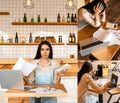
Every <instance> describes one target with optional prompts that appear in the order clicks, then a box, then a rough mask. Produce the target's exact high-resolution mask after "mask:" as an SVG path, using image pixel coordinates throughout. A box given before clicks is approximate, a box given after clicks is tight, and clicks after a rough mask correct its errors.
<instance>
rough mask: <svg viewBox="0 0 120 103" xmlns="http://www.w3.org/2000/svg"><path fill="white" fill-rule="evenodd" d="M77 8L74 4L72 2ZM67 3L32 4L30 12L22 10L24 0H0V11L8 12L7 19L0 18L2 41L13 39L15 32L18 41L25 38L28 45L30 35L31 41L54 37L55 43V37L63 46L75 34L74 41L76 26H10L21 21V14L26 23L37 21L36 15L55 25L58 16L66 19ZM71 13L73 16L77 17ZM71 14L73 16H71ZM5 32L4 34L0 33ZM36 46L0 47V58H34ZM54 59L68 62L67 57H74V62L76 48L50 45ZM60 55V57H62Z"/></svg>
mask: <svg viewBox="0 0 120 103" xmlns="http://www.w3.org/2000/svg"><path fill="white" fill-rule="evenodd" d="M74 1H75V3H76V5H77V0H74ZM65 4H66V0H34V8H33V9H25V8H23V0H12V1H11V0H0V11H8V12H9V13H10V15H0V37H1V36H4V39H5V41H7V39H8V38H10V37H12V38H13V40H14V38H15V33H16V32H18V36H19V39H20V37H23V36H24V37H26V40H27V41H28V37H29V33H30V32H32V34H33V37H35V36H36V35H40V36H54V37H55V38H56V41H58V36H59V35H62V37H63V42H64V43H67V42H68V35H69V33H70V32H74V33H75V34H76V38H77V26H61V25H12V24H11V22H13V21H15V20H16V19H19V20H20V21H23V15H24V13H26V14H27V18H28V21H30V19H31V17H32V16H33V17H34V21H36V20H37V16H38V14H40V16H41V21H42V22H43V21H44V18H45V17H47V19H48V21H50V22H56V20H57V14H58V13H60V15H61V17H62V16H63V15H64V16H65V17H66V16H67V13H68V11H66V9H65ZM76 12H77V10H74V11H73V13H76ZM70 13H72V12H70ZM3 32H4V33H3ZM36 49H37V46H31V45H29V46H23V45H22V46H6V45H5V46H2V45H0V51H1V53H0V58H18V57H20V56H22V57H25V58H28V57H30V58H31V57H32V58H33V57H34V56H35V53H36ZM53 50H54V57H55V58H68V57H69V56H70V54H74V55H75V57H76V58H77V45H74V46H68V45H62V46H60V45H55V46H54V45H53ZM61 54H62V55H61Z"/></svg>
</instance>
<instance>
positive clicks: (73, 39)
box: [72, 33, 76, 43]
mask: <svg viewBox="0 0 120 103" xmlns="http://www.w3.org/2000/svg"><path fill="white" fill-rule="evenodd" d="M72 43H76V37H75V34H74V33H73V35H72Z"/></svg>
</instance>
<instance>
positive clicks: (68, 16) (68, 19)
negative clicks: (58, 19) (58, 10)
mask: <svg viewBox="0 0 120 103" xmlns="http://www.w3.org/2000/svg"><path fill="white" fill-rule="evenodd" d="M67 22H68V23H70V15H69V13H68V14H67Z"/></svg>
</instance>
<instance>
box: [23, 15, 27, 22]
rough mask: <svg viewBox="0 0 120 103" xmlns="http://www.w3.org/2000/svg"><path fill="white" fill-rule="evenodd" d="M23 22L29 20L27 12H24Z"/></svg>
mask: <svg viewBox="0 0 120 103" xmlns="http://www.w3.org/2000/svg"><path fill="white" fill-rule="evenodd" d="M23 22H27V16H26V13H24V17H23Z"/></svg>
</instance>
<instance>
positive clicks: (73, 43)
mask: <svg viewBox="0 0 120 103" xmlns="http://www.w3.org/2000/svg"><path fill="white" fill-rule="evenodd" d="M67 45H77V43H67Z"/></svg>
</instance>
